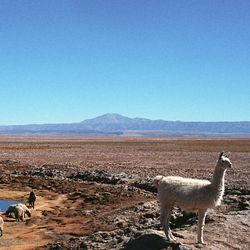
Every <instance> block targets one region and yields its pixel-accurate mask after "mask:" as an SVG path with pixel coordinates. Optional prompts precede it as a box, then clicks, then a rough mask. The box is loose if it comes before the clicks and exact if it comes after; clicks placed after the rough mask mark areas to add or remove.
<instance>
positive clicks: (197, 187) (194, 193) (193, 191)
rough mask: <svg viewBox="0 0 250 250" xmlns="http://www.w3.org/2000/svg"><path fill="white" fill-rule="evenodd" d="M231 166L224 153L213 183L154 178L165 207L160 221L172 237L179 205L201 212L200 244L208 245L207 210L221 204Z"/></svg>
mask: <svg viewBox="0 0 250 250" xmlns="http://www.w3.org/2000/svg"><path fill="white" fill-rule="evenodd" d="M231 167H232V163H231V161H230V160H229V158H228V157H227V156H224V155H223V152H221V153H220V156H219V159H218V161H217V164H216V167H215V170H214V173H213V177H212V180H211V182H210V181H208V180H199V179H190V178H183V177H179V176H167V177H164V176H156V177H155V178H154V185H155V186H156V187H157V189H158V197H159V201H160V208H161V214H160V221H161V225H162V227H163V229H164V232H165V234H166V237H167V238H168V240H170V241H174V240H175V238H174V236H173V234H172V232H171V230H170V227H169V219H170V216H171V212H172V209H173V207H174V206H175V205H176V206H179V207H180V208H181V209H183V210H187V211H198V235H197V236H198V243H202V244H204V241H203V228H204V225H205V217H206V213H207V209H208V208H214V207H215V206H218V205H220V202H221V200H222V196H223V194H224V189H225V187H224V176H225V172H226V170H227V169H228V168H231Z"/></svg>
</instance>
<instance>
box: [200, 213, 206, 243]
mask: <svg viewBox="0 0 250 250" xmlns="http://www.w3.org/2000/svg"><path fill="white" fill-rule="evenodd" d="M206 212H207V210H206V209H199V211H198V243H201V244H205V243H204V241H203V229H204V226H205V218H206Z"/></svg>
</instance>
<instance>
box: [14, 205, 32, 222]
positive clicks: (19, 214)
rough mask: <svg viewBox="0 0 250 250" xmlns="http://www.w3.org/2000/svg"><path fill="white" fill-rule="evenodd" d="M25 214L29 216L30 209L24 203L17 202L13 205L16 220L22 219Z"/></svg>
mask: <svg viewBox="0 0 250 250" xmlns="http://www.w3.org/2000/svg"><path fill="white" fill-rule="evenodd" d="M25 214H27V215H28V216H29V217H31V212H30V210H29V209H28V208H27V207H26V206H25V205H24V204H17V205H16V206H15V218H16V220H17V221H20V220H21V221H24V217H25Z"/></svg>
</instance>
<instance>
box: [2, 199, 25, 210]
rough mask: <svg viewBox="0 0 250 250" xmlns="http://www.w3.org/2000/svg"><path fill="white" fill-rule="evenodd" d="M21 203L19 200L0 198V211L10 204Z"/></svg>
mask: <svg viewBox="0 0 250 250" xmlns="http://www.w3.org/2000/svg"><path fill="white" fill-rule="evenodd" d="M18 203H22V202H20V201H13V200H0V212H5V211H6V210H7V209H8V207H9V206H10V205H13V204H18Z"/></svg>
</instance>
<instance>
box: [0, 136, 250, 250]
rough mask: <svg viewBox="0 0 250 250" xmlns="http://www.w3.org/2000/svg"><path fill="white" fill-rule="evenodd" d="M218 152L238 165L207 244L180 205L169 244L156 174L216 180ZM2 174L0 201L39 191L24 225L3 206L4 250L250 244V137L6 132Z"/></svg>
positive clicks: (213, 216)
mask: <svg viewBox="0 0 250 250" xmlns="http://www.w3.org/2000/svg"><path fill="white" fill-rule="evenodd" d="M221 151H225V152H231V155H230V159H231V161H232V163H233V168H232V169H230V170H228V171H227V173H226V177H225V187H226V188H225V195H224V200H223V202H222V204H221V206H220V207H217V208H215V209H213V210H211V211H209V212H208V216H207V221H206V225H205V229H204V240H205V241H206V245H204V246H203V245H202V246H200V245H197V244H196V229H197V224H196V222H197V218H196V215H195V214H192V215H187V214H182V213H181V211H179V210H178V209H176V211H175V212H174V215H173V218H171V227H172V228H173V233H174V235H175V236H176V238H177V242H176V243H174V244H168V243H167V242H165V241H164V235H162V232H163V231H162V228H161V225H160V220H159V204H158V201H157V193H156V191H155V190H154V188H153V186H152V183H151V181H152V178H153V177H154V176H155V175H159V174H161V175H166V176H167V175H179V176H183V177H190V178H201V179H211V177H212V174H213V170H214V167H215V164H216V161H217V158H218V156H219V153H220V152H221ZM0 171H1V172H0V189H1V192H0V199H1V200H4V199H11V200H15V201H19V202H23V203H25V204H27V198H28V195H29V192H30V191H31V190H34V191H35V193H36V195H37V201H36V205H35V209H31V211H32V216H31V218H28V217H26V218H25V221H24V222H16V220H15V219H14V218H10V217H7V216H6V215H5V213H4V211H1V213H0V215H1V216H2V217H3V219H4V221H5V224H4V233H3V236H2V237H1V238H0V249H13V250H15V249H107V250H108V249H142V250H144V249H152V250H154V249H250V237H249V236H250V212H249V211H250V180H249V179H250V178H249V177H250V174H249V173H250V139H242V138H241V139H237V138H234V139H232V138H224V139H220V138H213V139H209V138H204V139H198V138H193V139H192V138H187V139H186V138H185V139H183V138H137V137H88V138H87V137H1V138H0Z"/></svg>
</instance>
